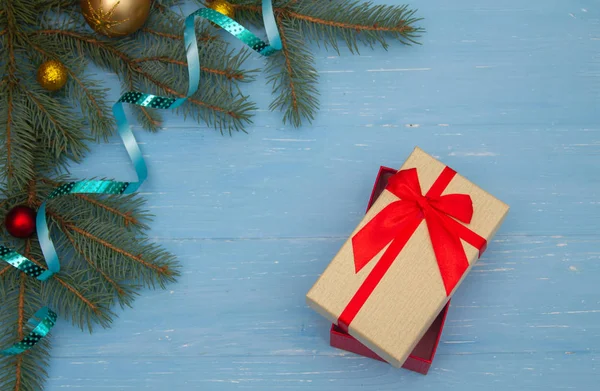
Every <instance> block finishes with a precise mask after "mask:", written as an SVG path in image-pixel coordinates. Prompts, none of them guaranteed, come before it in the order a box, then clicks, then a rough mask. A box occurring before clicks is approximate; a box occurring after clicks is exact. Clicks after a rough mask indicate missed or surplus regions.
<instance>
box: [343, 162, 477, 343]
mask: <svg viewBox="0 0 600 391" xmlns="http://www.w3.org/2000/svg"><path fill="white" fill-rule="evenodd" d="M455 175H456V172H455V171H454V170H452V169H451V168H449V167H445V168H444V170H443V171H442V173H441V174H440V176H439V177H438V178H437V180H436V181H435V183H434V184H433V185H432V186H431V188H430V189H429V191H428V192H427V194H426V195H425V196H423V194H422V193H421V185H420V184H419V177H418V175H417V169H416V168H411V169H408V170H401V171H399V172H398V173H396V174H395V175H394V176H392V177H391V178H390V180H389V182H388V186H387V187H386V190H388V191H390V192H392V193H393V194H394V195H396V196H397V197H398V198H400V200H398V201H394V202H392V203H390V204H389V205H387V206H386V207H385V208H384V209H383V210H381V211H380V212H379V213H378V214H377V215H376V216H375V217H374V218H373V219H371V220H370V221H369V222H368V223H367V224H366V225H365V226H364V227H363V228H362V229H361V230H360V231H358V233H357V234H356V235H354V236H353V237H352V248H353V250H354V266H355V270H356V273H358V272H359V271H360V270H361V269H362V268H363V267H365V266H366V265H367V264H368V263H369V262H370V261H371V260H372V259H373V258H374V257H375V256H376V255H377V254H378V253H379V252H380V251H381V250H382V249H383V248H385V247H386V246H387V245H388V244H389V247H388V248H387V250H386V251H385V253H384V254H383V255H382V257H381V259H380V260H379V262H377V264H376V265H375V267H374V268H373V270H372V271H371V273H370V274H369V275H368V276H367V278H366V279H365V281H364V283H363V284H362V285H361V286H360V288H359V289H358V290H357V292H356V294H355V295H354V297H353V298H352V299H351V300H350V302H349V303H348V305H347V306H346V308H345V309H344V311H343V312H342V314H341V315H340V317H339V319H338V325H339V326H340V327H341V328H342V329H344V330H345V331H348V326H349V325H350V323H351V322H352V320H353V319H354V317H355V316H356V314H358V311H360V309H361V308H362V306H363V305H364V303H365V302H366V300H367V299H368V298H369V296H370V295H371V293H372V292H373V290H375V287H376V286H377V284H378V283H379V281H381V279H382V278H383V276H384V275H385V273H386V272H387V270H388V269H389V267H390V266H391V265H392V263H393V262H394V260H395V259H396V257H397V256H398V254H400V252H401V251H402V249H403V248H404V246H405V245H406V243H407V242H408V240H409V239H410V238H411V237H412V235H413V233H414V232H415V230H416V229H417V228H418V226H419V225H420V224H421V222H422V221H423V220H425V221H426V222H427V229H428V231H429V236H430V238H431V244H432V247H433V251H434V253H435V258H436V260H437V263H438V266H439V269H440V274H441V277H442V280H443V282H444V287H445V288H446V294H447V295H448V296H449V295H450V294H451V293H452V291H453V290H454V288H455V287H456V285H457V284H458V282H459V281H460V279H461V278H462V276H463V274H464V272H465V271H466V270H467V268H468V267H469V260H468V259H467V255H466V254H465V252H464V249H463V245H462V243H461V239H463V240H465V241H466V242H467V243H470V244H471V245H473V246H474V247H476V248H477V249H479V253H480V254H481V253H482V252H483V251H484V249H485V246H486V240H485V239H484V238H482V237H481V236H479V235H477V234H476V233H475V232H473V231H471V230H470V229H468V228H467V227H465V226H464V225H462V224H461V223H459V222H458V221H461V222H463V223H465V224H469V223H470V222H471V218H472V217H473V203H472V201H471V197H470V196H469V195H468V194H447V195H441V194H442V193H443V192H444V190H445V189H446V187H447V186H448V184H449V183H450V181H451V180H452V178H454V176H455ZM455 219H456V220H455ZM457 220H458V221H457ZM390 242H391V243H390Z"/></svg>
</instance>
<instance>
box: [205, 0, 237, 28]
mask: <svg viewBox="0 0 600 391" xmlns="http://www.w3.org/2000/svg"><path fill="white" fill-rule="evenodd" d="M206 5H207V7H208V8H211V9H213V10H215V11H217V12H219V13H221V14H223V15H225V16H227V17H229V18H232V19H233V17H234V16H235V7H234V6H233V4H231V3H230V2H228V1H227V0H209V1H208V2H207V3H206ZM211 24H212V25H213V26H215V27H217V28H219V26H218V25H217V24H215V23H212V22H211Z"/></svg>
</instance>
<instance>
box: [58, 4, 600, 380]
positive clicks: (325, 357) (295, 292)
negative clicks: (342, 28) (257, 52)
mask: <svg viewBox="0 0 600 391" xmlns="http://www.w3.org/2000/svg"><path fill="white" fill-rule="evenodd" d="M388 2H389V3H399V2H396V1H392V0H389V1H388ZM412 5H413V6H415V7H417V8H419V15H420V16H422V17H424V18H425V20H424V21H423V23H422V25H423V26H424V27H426V28H427V33H426V35H425V36H424V37H423V39H422V42H423V45H422V46H416V47H410V48H409V47H403V46H401V45H400V44H396V43H394V44H392V45H391V47H390V49H389V51H388V52H385V51H384V50H381V49H377V50H374V51H370V50H369V49H365V50H363V51H362V56H360V57H358V56H354V57H353V56H351V55H350V54H349V53H348V52H347V51H342V53H341V55H340V56H339V57H338V56H337V55H334V54H333V53H327V52H326V51H324V50H323V49H319V48H317V47H316V46H315V47H314V52H315V53H316V56H317V69H318V70H319V72H320V76H321V84H320V87H319V89H320V91H321V94H322V96H321V102H322V104H321V106H322V109H321V111H320V113H319V114H318V116H317V118H316V120H315V121H314V124H313V125H312V126H305V127H303V128H301V129H292V128H289V127H284V126H282V125H281V123H280V115H279V113H270V112H268V110H267V107H268V104H269V102H270V98H271V96H270V90H269V88H267V87H264V86H262V85H261V82H260V81H261V80H263V78H259V81H257V82H255V83H252V84H250V85H248V86H247V87H246V92H247V93H249V94H250V95H251V96H252V98H253V99H254V100H255V101H256V102H257V103H258V105H259V107H260V108H261V110H259V111H258V112H257V113H256V116H255V118H254V126H252V127H250V128H248V134H242V133H240V134H235V135H233V137H228V136H225V137H223V136H221V135H220V134H218V133H217V132H215V131H214V130H212V129H207V128H205V127H203V126H198V125H197V124H195V123H193V122H191V121H187V122H184V121H183V119H182V118H178V117H176V116H174V115H171V116H167V120H166V122H165V129H164V131H163V132H161V133H159V134H156V135H152V134H148V133H145V132H143V131H141V130H139V129H138V130H137V131H136V137H138V138H139V139H140V140H141V142H142V145H141V147H142V149H143V152H144V155H145V157H146V158H147V160H148V162H149V170H150V178H149V180H148V182H146V184H145V185H144V187H143V189H142V192H143V193H145V194H146V196H147V198H148V202H149V207H150V208H151V210H152V211H153V212H154V213H155V214H156V218H155V220H154V222H153V224H152V236H153V237H154V238H155V240H156V242H158V243H160V244H162V245H164V246H165V247H166V248H167V249H169V250H170V251H172V252H174V253H175V254H177V255H178V256H179V258H180V260H181V263H182V266H183V275H182V277H181V279H180V282H179V283H178V284H174V285H171V286H169V288H168V290H167V291H148V292H145V293H144V294H143V295H142V297H140V298H139V299H138V300H137V301H136V302H135V305H134V309H133V310H127V311H124V312H122V313H120V315H119V319H117V320H116V321H115V323H114V327H113V328H112V329H109V330H96V331H95V332H94V334H93V335H89V334H85V333H81V332H80V331H79V330H77V329H74V328H72V327H71V326H69V325H68V324H66V322H60V323H59V324H58V325H57V327H56V329H55V331H54V332H53V338H52V339H53V358H52V364H51V368H50V372H49V375H50V381H49V383H48V386H47V390H49V391H57V390H62V389H65V388H82V389H86V390H96V389H98V390H104V389H106V390H114V389H117V390H121V389H122V390H128V389H133V390H152V391H164V390H196V389H198V390H200V389H202V390H234V389H236V390H237V389H248V390H261V391H262V390H266V389H298V390H304V389H305V390H358V389H361V390H373V391H380V390H411V391H413V390H414V391H418V390H436V391H437V390H461V391H465V390H466V391H470V390H478V391H479V390H482V389H485V390H559V389H574V390H594V389H597V383H598V379H600V369H599V365H600V285H599V283H598V281H599V278H600V250H599V244H600V235H599V234H598V232H597V229H598V227H599V226H600V225H599V224H598V217H599V215H600V213H599V212H600V211H599V209H600V200H599V193H600V176H599V175H598V173H597V170H598V167H599V162H600V133H599V131H600V127H599V125H598V115H597V106H598V94H599V91H600V4H599V3H598V2H597V1H592V0H572V1H559V0H530V1H521V0H504V1H492V0H459V1H444V0H427V1H425V0H414V1H412ZM262 64H263V59H261V58H259V57H258V56H255V57H252V58H251V59H250V60H249V61H248V67H249V68H256V67H259V66H261V65H262ZM111 85H112V86H113V87H114V88H115V91H114V94H115V96H117V95H118V93H119V92H120V91H119V90H118V84H117V83H116V82H111ZM415 145H418V146H420V147H421V148H423V149H425V150H426V151H428V152H429V153H431V154H433V155H435V156H437V157H439V158H440V159H441V160H442V161H444V162H445V163H447V164H448V165H450V166H452V167H453V168H455V169H456V170H458V171H459V172H461V173H462V174H463V175H465V176H467V177H468V178H470V179H471V180H473V181H474V182H476V183H478V184H479V185H480V186H481V187H483V188H484V189H486V190H488V191H489V192H491V193H493V194H495V195H496V196H497V197H498V198H500V199H502V200H503V201H505V202H507V203H508V204H510V205H511V212H510V214H509V216H508V218H507V220H506V222H505V224H504V225H503V226H502V228H501V229H500V231H499V233H498V235H497V236H496V238H495V240H494V241H493V242H492V243H491V244H490V246H489V250H488V251H487V252H486V254H485V256H484V258H483V259H482V260H481V262H480V263H478V264H477V266H476V267H475V268H474V270H473V272H472V273H471V274H470V275H469V277H468V278H467V279H466V281H465V283H464V284H463V285H462V286H461V288H460V290H459V292H458V293H457V295H456V296H455V298H454V299H453V306H452V308H451V310H450V312H449V315H448V322H447V327H446V328H445V331H444V334H443V337H442V342H441V345H440V348H439V351H438V352H439V353H438V356H437V357H436V360H435V362H434V365H433V368H432V370H431V372H430V373H429V375H427V376H426V377H423V376H421V375H417V374H414V373H411V372H408V371H405V370H399V369H394V368H392V367H390V366H388V365H386V364H384V363H380V362H376V361H373V360H369V359H366V358H361V357H358V356H355V355H352V354H349V353H345V352H342V351H339V350H336V349H333V348H331V347H329V345H328V326H329V325H328V322H327V321H325V320H324V319H322V318H321V317H319V316H318V315H317V314H316V313H314V312H313V311H312V310H310V309H308V308H307V307H306V305H305V302H304V295H305V293H306V292H307V290H308V289H309V288H310V286H311V285H312V284H313V283H314V281H315V280H316V278H317V276H318V275H319V273H320V272H321V271H322V270H323V269H324V268H325V266H326V265H327V263H328V262H329V260H330V259H331V257H332V256H333V255H334V254H335V253H336V252H337V250H338V249H339V247H340V245H341V244H342V242H343V241H344V239H345V237H346V236H347V235H348V234H349V233H350V232H351V231H352V229H353V228H354V226H355V225H356V224H357V223H358V221H359V220H360V218H361V216H362V214H363V211H364V208H365V205H366V203H367V201H368V197H369V193H370V188H371V186H372V182H373V180H374V178H375V175H376V173H377V169H378V167H379V166H380V165H387V166H392V167H399V166H400V165H401V163H402V161H403V160H404V159H405V158H406V157H407V156H408V154H409V153H410V151H411V150H412V148H413V147H414V146H415ZM124 167H125V169H124ZM73 174H74V175H75V176H77V177H82V178H83V177H90V176H93V175H99V176H105V175H108V176H116V177H118V178H119V179H122V180H129V179H133V178H134V173H133V169H131V168H129V163H128V161H127V155H126V153H125V151H124V150H123V149H122V146H121V145H120V144H119V142H118V140H117V139H116V138H115V139H114V140H113V142H112V143H109V144H105V145H100V146H97V147H95V148H94V152H93V153H92V154H91V155H90V156H89V158H88V159H87V160H86V162H85V163H84V164H82V165H81V166H79V167H75V168H74V170H73Z"/></svg>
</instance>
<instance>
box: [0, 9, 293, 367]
mask: <svg viewBox="0 0 600 391" xmlns="http://www.w3.org/2000/svg"><path fill="white" fill-rule="evenodd" d="M262 9H263V12H262V14H263V22H264V25H265V30H266V33H267V37H268V40H269V42H270V44H267V43H265V42H263V41H262V40H261V39H259V38H258V37H256V36H255V35H254V34H252V33H251V32H250V31H249V30H248V29H246V28H245V27H244V26H242V25H241V24H239V23H238V22H236V21H235V20H233V19H231V18H229V17H228V16H226V15H223V14H221V13H220V12H217V11H215V10H212V9H209V8H201V9H199V10H196V11H195V12H193V13H191V14H190V15H188V16H187V17H186V19H185V30H184V33H183V39H184V43H185V48H186V57H187V61H188V74H189V84H188V91H187V95H186V97H185V98H178V99H175V98H171V97H165V96H157V95H152V94H146V93H143V92H137V91H129V92H126V93H124V94H123V95H122V96H121V98H120V99H119V100H118V101H117V103H115V104H114V106H113V115H114V116H115V120H116V123H117V129H118V133H119V136H121V139H122V141H123V145H124V146H125V149H126V150H127V154H128V155H129V158H130V159H131V162H132V163H133V166H134V168H135V172H136V174H137V177H138V181H137V182H117V181H106V180H104V181H96V180H83V181H78V182H70V183H66V184H64V185H62V186H59V187H58V188H56V189H54V191H53V192H52V193H50V195H49V196H48V198H47V199H46V200H44V202H43V203H42V205H41V206H40V208H39V209H38V211H37V215H36V226H37V235H38V240H39V243H40V247H41V249H42V253H43V254H44V259H45V260H46V265H47V269H45V268H43V267H41V266H39V265H37V264H36V263H34V262H33V261H31V260H30V259H28V258H27V257H25V256H23V255H21V254H19V253H18V252H16V251H14V250H11V249H10V248H7V247H5V246H2V245H0V259H2V260H4V261H5V262H7V263H8V264H10V265H12V266H14V267H15V268H17V269H19V270H20V271H22V272H23V273H25V274H27V275H28V276H30V277H32V278H37V279H38V280H40V281H46V280H48V279H49V278H50V277H52V276H53V275H54V274H56V273H58V272H59V271H60V261H59V258H58V254H57V253H56V248H55V247H54V243H53V242H52V239H51V238H50V231H49V230H48V222H47V221H46V203H47V202H48V201H50V200H52V199H54V198H58V197H62V196H65V195H67V194H131V193H134V192H135V191H137V190H138V189H139V187H140V186H141V185H142V184H143V183H144V181H145V180H146V178H147V177H148V169H147V167H146V162H145V161H144V158H143V156H142V151H141V150H140V148H139V145H138V143H137V141H136V139H135V137H134V136H133V133H132V132H131V129H130V127H129V122H128V121H127V117H126V115H125V111H124V110H123V103H129V104H133V105H137V106H142V107H151V108H154V109H163V110H167V109H174V108H177V107H179V106H181V105H182V104H183V103H184V102H185V101H186V100H187V99H188V98H189V97H191V96H192V95H194V94H195V93H196V92H197V91H198V86H199V84H200V57H199V54H198V46H197V38H196V29H195V26H194V22H195V20H196V18H197V17H200V18H204V19H207V20H209V21H211V22H212V23H214V24H217V25H219V26H220V27H221V28H222V29H223V30H225V31H227V32H228V33H230V34H231V35H233V36H234V37H236V38H237V39H239V40H240V41H242V42H243V43H244V44H246V45H247V46H249V47H250V48H252V49H253V50H254V51H256V52H257V53H259V54H261V55H263V56H265V57H266V56H270V55H272V54H274V53H276V52H277V51H278V50H281V38H280V36H279V30H278V28H277V23H276V21H275V16H274V13H273V4H272V3H271V0H263V2H262ZM35 318H37V319H39V320H37V321H36V320H34V319H35ZM56 319H57V315H56V313H54V312H53V311H52V310H50V309H49V308H47V307H44V308H42V309H40V310H39V311H38V312H36V313H35V315H34V316H33V318H32V319H30V320H29V323H30V324H32V325H33V326H34V329H33V330H32V331H31V332H30V333H29V334H28V335H27V337H25V338H24V339H23V340H21V341H20V342H17V343H16V344H14V345H13V346H12V347H10V348H8V349H6V350H3V351H0V355H5V356H10V355H15V354H20V353H23V352H25V351H27V350H29V349H31V348H32V347H33V346H34V345H35V344H36V343H38V342H39V341H40V340H41V339H42V338H44V337H45V336H46V335H47V334H48V333H49V332H50V329H52V327H53V326H54V324H55V322H56Z"/></svg>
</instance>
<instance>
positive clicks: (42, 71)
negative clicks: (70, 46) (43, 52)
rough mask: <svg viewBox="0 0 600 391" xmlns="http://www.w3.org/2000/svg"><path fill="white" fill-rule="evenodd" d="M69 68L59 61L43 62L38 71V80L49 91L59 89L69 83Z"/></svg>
mask: <svg viewBox="0 0 600 391" xmlns="http://www.w3.org/2000/svg"><path fill="white" fill-rule="evenodd" d="M67 76H68V74H67V68H65V66H64V65H63V64H62V63H60V62H59V61H55V60H50V61H46V62H44V63H42V65H40V67H39V68H38V71H37V81H38V83H40V85H41V86H42V87H43V88H45V89H46V90H48V91H57V90H60V89H61V88H63V87H64V86H65V84H66V83H67Z"/></svg>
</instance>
